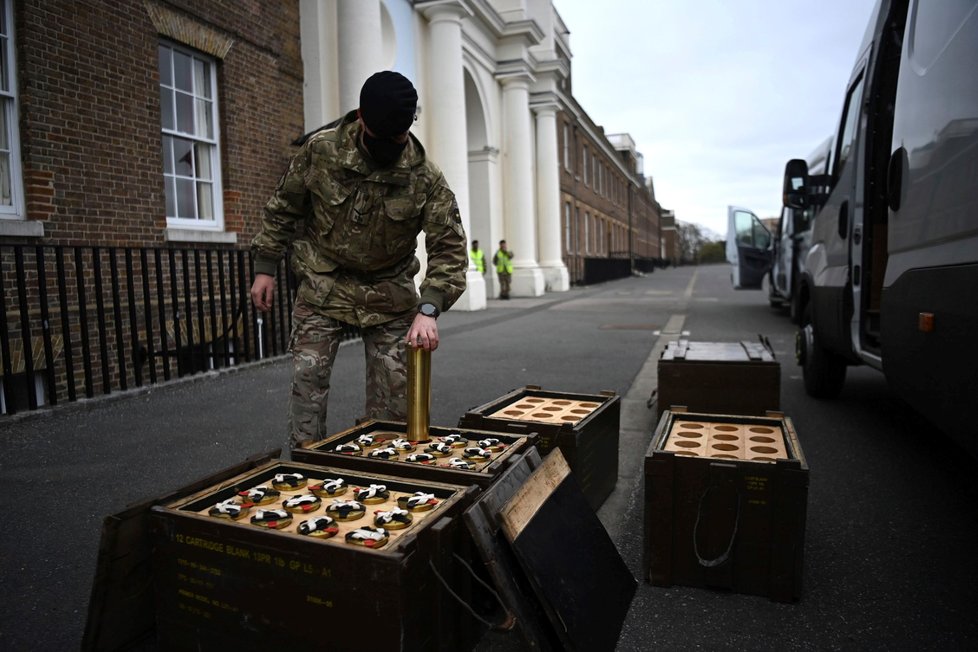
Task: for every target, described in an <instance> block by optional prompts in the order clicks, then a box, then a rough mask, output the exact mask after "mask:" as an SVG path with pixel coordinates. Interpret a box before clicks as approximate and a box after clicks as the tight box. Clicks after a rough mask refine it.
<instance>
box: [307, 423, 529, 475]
mask: <svg viewBox="0 0 978 652" xmlns="http://www.w3.org/2000/svg"><path fill="white" fill-rule="evenodd" d="M406 432H407V424H406V423H404V422H399V421H378V420H374V419H371V420H369V421H365V422H363V423H361V424H360V425H358V426H356V427H354V428H350V429H349V430H344V431H343V432H340V433H336V434H334V435H330V436H328V437H326V438H325V439H323V440H322V441H320V442H317V443H316V444H314V445H313V446H312V447H311V448H297V449H295V450H293V451H292V459H293V460H295V461H297V462H305V463H308V464H328V465H331V466H337V467H342V468H345V469H353V470H361V471H366V472H374V473H389V474H394V475H397V476H398V477H405V478H418V479H422V480H424V479H428V480H434V481H436V482H448V483H451V484H465V485H469V484H475V485H479V486H480V487H486V486H488V485H489V484H491V483H492V481H493V479H494V478H495V477H496V476H497V475H498V474H499V473H500V472H501V471H502V470H503V469H505V468H506V467H507V466H508V465H509V464H510V463H511V462H512V461H513V459H514V458H515V457H518V456H519V454H520V453H521V452H523V451H525V450H526V449H527V448H529V447H530V446H532V444H533V441H534V440H535V439H536V436H535V434H533V433H528V434H526V435H512V434H507V433H501V432H490V431H486V430H472V429H466V428H442V427H438V426H432V427H431V428H429V429H428V434H429V437H430V439H429V440H428V441H425V442H417V443H416V444H415V446H414V450H411V451H398V454H397V455H396V456H393V457H391V458H389V459H384V458H379V457H371V456H370V453H371V452H372V451H375V450H378V449H381V448H384V447H387V446H389V445H390V443H391V442H392V441H394V440H395V439H404V438H405V437H406V434H405V433H406ZM449 438H453V439H455V438H457V441H456V443H455V444H454V445H453V446H452V449H451V452H449V453H448V454H447V455H442V456H438V457H434V459H432V460H427V461H423V462H419V461H411V457H410V456H411V455H412V454H417V453H425V452H426V450H427V448H428V447H429V446H430V445H431V444H434V443H446V441H450V439H449ZM364 439H368V440H371V441H372V443H371V444H370V445H359V444H358V447H359V448H360V450H359V451H353V452H342V451H343V450H344V449H346V448H348V447H349V445H350V444H352V443H356V442H358V441H363V440H364ZM487 439H495V440H497V441H498V444H497V445H495V446H493V447H491V448H490V449H487V452H488V453H489V456H488V458H487V459H479V458H478V457H476V458H473V457H466V455H465V449H466V448H469V447H478V446H479V442H480V441H485V440H487ZM338 447H342V448H341V449H340V450H337V448H338ZM453 459H461V460H463V461H464V462H466V463H467V465H468V466H469V468H465V466H462V465H453V463H452V460H453Z"/></svg>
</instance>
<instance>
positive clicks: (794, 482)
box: [643, 410, 808, 602]
mask: <svg viewBox="0 0 978 652" xmlns="http://www.w3.org/2000/svg"><path fill="white" fill-rule="evenodd" d="M644 501H645V537H644V547H643V568H644V575H645V578H646V580H647V581H650V582H651V583H652V584H655V585H657V586H671V585H673V584H681V585H685V586H696V587H711V588H718V589H727V590H732V591H734V592H737V593H748V594H754V595H762V596H768V597H770V598H771V599H773V600H778V601H781V602H790V601H794V600H797V599H798V598H799V597H800V596H801V588H802V566H803V563H802V562H803V553H804V543H805V515H806V510H807V505H808V465H807V464H806V462H805V456H804V454H803V453H802V450H801V445H800V443H799V441H798V436H797V434H796V433H795V429H794V426H793V424H792V422H791V419H789V418H788V417H786V416H784V415H782V414H781V413H779V412H769V413H768V416H766V417H754V416H731V415H716V414H699V413H687V412H684V411H673V410H666V411H665V412H664V413H663V415H662V418H661V419H660V420H659V423H658V427H657V428H656V431H655V434H654V435H653V437H652V443H651V444H650V446H649V449H648V451H647V453H646V457H645V497H644Z"/></svg>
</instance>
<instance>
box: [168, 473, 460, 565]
mask: <svg viewBox="0 0 978 652" xmlns="http://www.w3.org/2000/svg"><path fill="white" fill-rule="evenodd" d="M312 473H313V475H312V476H304V477H305V479H306V482H307V484H306V485H305V486H304V487H302V488H297V489H295V490H288V489H282V490H281V491H280V495H279V496H278V498H277V499H276V500H275V502H273V503H270V504H267V505H254V506H250V507H249V506H248V505H249V503H248V502H247V499H246V498H244V497H242V496H241V492H246V491H248V490H249V489H255V488H258V487H267V486H269V485H270V484H271V481H270V479H268V478H266V479H264V480H260V479H259V478H257V477H255V478H250V479H242V482H241V484H238V485H236V486H235V487H233V488H230V489H229V488H224V489H222V490H220V491H217V492H215V493H213V494H211V495H209V496H205V497H202V498H200V499H197V500H194V501H193V502H192V503H190V504H188V505H186V506H184V507H181V508H178V509H182V510H185V511H192V512H195V513H197V514H201V515H203V516H208V517H210V518H221V517H216V516H212V515H211V514H210V510H211V507H212V506H213V505H217V504H219V503H222V502H224V501H226V500H231V501H233V502H234V503H235V504H237V505H240V506H241V508H242V510H241V511H242V513H241V517H240V518H238V519H227V518H221V520H226V521H228V522H229V523H234V524H235V525H246V526H249V527H254V528H259V527H260V526H258V525H254V524H253V523H251V522H250V518H251V517H252V516H253V515H254V514H256V513H258V512H259V510H271V509H276V510H283V511H285V505H286V503H288V501H289V499H290V498H293V497H300V496H308V495H313V494H311V492H310V489H309V488H310V487H312V486H314V485H316V484H317V483H320V482H323V481H324V480H337V479H339V480H343V481H344V483H345V484H346V490H345V491H344V492H343V493H342V494H340V495H337V496H335V498H328V497H324V498H320V499H319V504H318V505H316V506H315V508H314V509H311V510H309V511H308V512H305V513H290V512H287V513H289V515H290V517H291V518H290V519H289V523H288V525H285V526H284V527H277V528H268V527H264V528H261V529H263V530H264V531H266V532H268V533H270V534H283V535H291V536H301V537H303V538H307V539H311V540H313V541H316V542H319V543H323V544H328V545H344V546H346V545H355V544H351V543H348V542H347V540H346V535H347V534H349V533H350V532H353V531H355V530H357V529H359V528H361V527H363V526H365V525H366V526H369V527H374V528H384V530H385V532H386V533H387V538H386V539H385V540H383V544H380V545H375V546H367V547H372V548H374V549H377V550H379V549H381V548H388V547H389V548H394V547H397V541H398V540H399V539H400V538H401V537H403V536H404V535H405V534H407V533H409V532H410V531H411V530H412V529H414V528H416V527H417V526H418V525H419V524H420V523H422V522H423V521H424V519H425V518H427V517H428V516H430V515H431V514H433V513H435V512H436V510H437V509H438V507H439V506H440V504H441V503H442V501H443V500H444V499H445V497H446V492H445V491H442V490H437V493H438V494H441V495H442V497H441V498H440V499H439V498H435V497H434V496H435V495H436V494H435V493H434V492H426V493H430V495H431V496H432V497H433V498H432V502H433V503H435V504H433V505H431V506H430V507H429V508H428V509H426V510H425V511H408V514H409V515H410V518H411V523H410V524H408V525H407V526H405V527H403V528H399V529H392V528H389V527H384V525H383V524H381V523H375V522H374V516H375V515H376V514H378V513H381V512H390V511H391V510H395V509H398V505H399V503H398V499H399V498H405V499H406V498H408V497H410V496H411V495H412V494H413V493H414V492H413V491H410V490H404V489H402V490H394V489H392V488H391V487H390V486H389V485H388V484H386V481H385V482H384V483H383V484H380V485H379V486H383V487H385V488H386V489H387V496H386V498H385V499H384V500H382V501H380V502H373V503H361V504H362V505H363V507H364V510H363V511H364V513H363V514H362V515H361V516H358V517H356V518H355V519H351V520H335V519H334V520H335V524H334V525H335V527H336V529H337V532H336V534H335V535H333V536H330V537H328V538H322V537H313V536H309V535H304V534H301V533H300V532H299V525H300V524H301V523H303V522H304V521H308V520H310V519H314V518H316V517H319V516H326V515H327V507H328V506H329V504H330V502H331V501H332V500H340V501H353V500H355V495H354V494H355V492H356V490H357V489H358V488H361V487H362V488H367V487H370V486H371V485H378V483H377V482H376V478H365V477H362V476H355V475H352V474H350V473H349V472H340V473H330V474H326V473H324V472H322V471H318V472H317V471H312ZM261 475H267V473H266V474H261ZM399 486H402V487H406V485H400V484H399ZM448 495H450V494H448ZM202 503H203V504H204V505H205V506H204V507H203V508H201V507H200V506H201V504H202Z"/></svg>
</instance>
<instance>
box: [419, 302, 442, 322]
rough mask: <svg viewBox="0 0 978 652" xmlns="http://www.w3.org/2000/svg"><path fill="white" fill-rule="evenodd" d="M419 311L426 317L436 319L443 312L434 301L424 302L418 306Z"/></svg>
mask: <svg viewBox="0 0 978 652" xmlns="http://www.w3.org/2000/svg"><path fill="white" fill-rule="evenodd" d="M418 312H420V313H421V314H422V315H424V316H425V317H434V318H435V319H438V315H440V314H441V310H439V309H438V306H436V305H435V304H433V303H422V304H421V305H420V306H418Z"/></svg>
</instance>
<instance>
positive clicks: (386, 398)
mask: <svg viewBox="0 0 978 652" xmlns="http://www.w3.org/2000/svg"><path fill="white" fill-rule="evenodd" d="M414 316H415V312H414V311H413V310H412V311H410V312H409V313H407V314H405V315H404V316H402V317H399V318H397V319H395V320H394V321H390V322H387V323H386V324H380V325H378V326H371V327H369V328H363V329H361V337H362V338H363V346H364V355H365V356H366V362H367V365H366V366H367V387H366V406H365V410H366V413H365V415H366V417H367V418H370V419H387V420H394V421H405V420H407V357H406V351H405V348H404V346H405V345H404V336H405V335H406V334H407V331H408V329H409V328H410V327H411V323H412V322H413V321H414ZM292 323H293V326H292V337H291V341H290V344H289V349H290V352H291V353H292V391H291V394H290V397H289V445H290V446H291V447H292V448H296V447H298V446H300V445H302V444H303V443H306V444H308V442H310V441H318V440H320V439H323V438H324V437H325V436H326V435H327V432H326V403H327V401H328V399H329V383H330V375H331V374H332V371H333V361H334V360H335V359H336V352H337V350H338V349H339V346H340V340H341V338H342V336H343V327H344V324H343V322H340V321H337V320H335V319H333V318H332V317H327V316H325V315H321V314H319V313H317V312H315V311H313V310H312V309H311V308H310V307H309V305H308V304H306V303H304V302H302V301H299V302H297V303H296V305H295V309H294V310H293V313H292Z"/></svg>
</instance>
